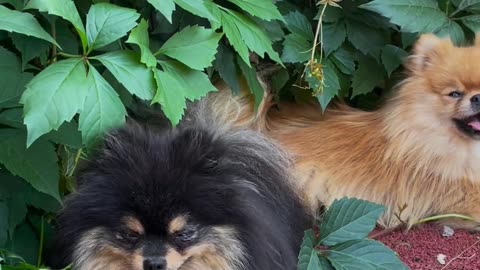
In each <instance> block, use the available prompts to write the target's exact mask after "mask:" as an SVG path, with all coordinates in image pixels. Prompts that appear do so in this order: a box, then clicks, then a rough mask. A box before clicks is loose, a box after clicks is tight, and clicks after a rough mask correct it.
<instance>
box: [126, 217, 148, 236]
mask: <svg viewBox="0 0 480 270" xmlns="http://www.w3.org/2000/svg"><path fill="white" fill-rule="evenodd" d="M123 223H124V224H125V226H126V227H127V228H128V229H130V230H132V231H134V232H136V233H138V234H143V233H144V232H145V229H144V228H143V225H142V223H141V222H140V221H139V220H138V219H136V218H134V217H130V216H128V217H124V218H123Z"/></svg>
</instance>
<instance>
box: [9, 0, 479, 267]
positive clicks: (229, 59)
mask: <svg viewBox="0 0 480 270" xmlns="http://www.w3.org/2000/svg"><path fill="white" fill-rule="evenodd" d="M319 18H321V20H319ZM479 29H480V0H449V1H447V0H438V1H437V0H374V1H365V0H344V1H338V0H337V1H327V0H322V1H318V3H317V2H316V1H313V0H302V1H300V0H214V1H212V0H111V1H108V0H103V1H102V0H97V1H95V0H91V1H89V0H75V1H73V0H31V1H26V0H0V249H1V251H0V262H1V261H2V260H5V262H6V263H12V262H14V261H15V260H17V259H15V258H14V257H13V255H12V254H10V253H8V252H7V251H6V250H8V251H9V252H13V253H15V254H18V255H20V256H21V257H22V258H24V259H25V260H26V261H27V262H28V263H30V264H32V265H36V266H37V267H40V266H41V265H42V263H43V260H42V258H43V255H44V248H45V246H46V245H47V243H48V241H49V240H50V239H51V235H52V232H53V226H54V217H55V214H54V213H55V212H56V211H57V210H58V209H60V208H61V201H62V199H63V197H64V196H65V195H66V194H68V193H70V192H72V191H73V190H74V188H75V181H74V179H73V175H74V170H75V168H76V166H77V164H78V162H79V161H80V160H81V159H83V158H88V152H89V149H90V148H91V146H92V145H93V144H94V143H95V141H96V140H97V139H98V138H100V137H101V136H102V134H104V132H105V131H106V130H108V129H110V128H113V127H116V126H120V125H122V124H123V123H124V122H125V117H126V116H127V115H128V114H135V115H136V116H137V117H148V115H145V114H144V112H143V111H142V109H141V108H143V107H144V105H148V104H160V105H161V107H162V110H163V111H164V113H165V115H166V116H167V117H168V118H169V119H170V120H171V122H172V123H173V124H176V123H178V122H179V121H180V119H181V117H182V114H183V111H184V109H185V106H186V100H197V99H199V98H201V97H202V96H204V95H205V94H207V93H208V92H210V91H214V90H215V88H214V86H213V84H212V81H216V80H218V79H223V80H224V81H226V83H227V84H228V85H229V86H230V87H231V88H232V89H233V90H234V92H238V91H239V88H240V81H241V80H243V79H245V81H246V82H247V83H248V86H249V87H250V88H251V90H252V92H253V94H254V95H255V97H256V101H257V104H258V102H259V101H260V100H261V95H262V93H263V92H262V89H261V87H260V84H259V82H258V81H257V79H256V73H257V72H264V71H265V70H264V69H263V67H265V66H266V65H265V64H268V65H267V66H268V69H269V71H268V73H269V75H270V77H271V81H272V88H273V90H274V91H275V93H276V94H277V96H278V98H279V99H290V100H296V101H302V100H303V99H305V98H311V97H312V96H313V97H316V98H317V100H318V102H319V105H320V106H322V108H325V107H326V106H327V104H328V103H329V102H330V101H331V100H332V98H334V97H335V96H339V97H341V98H344V99H346V100H348V101H349V102H350V103H351V104H352V105H353V106H357V107H361V108H365V109H373V108H375V107H376V105H377V104H378V100H379V99H380V98H381V97H382V96H383V95H384V94H385V93H386V92H387V91H389V90H390V89H391V87H392V86H393V85H394V84H395V83H396V82H397V81H398V78H400V77H401V76H396V75H395V74H399V72H398V71H399V70H400V69H401V68H400V65H401V63H402V61H403V59H404V58H405V56H406V55H407V51H409V50H410V49H411V45H412V43H413V42H414V41H415V39H416V38H417V37H418V35H419V34H420V33H430V32H432V33H436V34H438V35H440V36H450V37H451V38H452V40H453V41H454V42H455V43H456V44H458V45H464V44H468V43H470V42H471V41H472V39H473V38H474V33H475V32H476V31H478V30H479ZM317 30H318V31H317ZM315 41H316V42H315ZM314 44H316V45H318V46H314ZM272 67H273V68H272ZM346 136H347V134H346ZM0 267H1V265H0ZM6 267H7V266H4V268H6ZM6 269H12V268H6ZM31 269H34V268H31Z"/></svg>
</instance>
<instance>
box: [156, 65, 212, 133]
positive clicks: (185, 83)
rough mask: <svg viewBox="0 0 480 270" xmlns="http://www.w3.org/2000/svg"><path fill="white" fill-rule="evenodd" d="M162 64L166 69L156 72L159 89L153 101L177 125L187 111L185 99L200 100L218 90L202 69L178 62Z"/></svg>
mask: <svg viewBox="0 0 480 270" xmlns="http://www.w3.org/2000/svg"><path fill="white" fill-rule="evenodd" d="M160 64H161V66H162V67H163V69H164V71H161V70H157V72H156V74H155V79H156V80H157V85H158V89H157V94H156V95H155V97H154V98H153V100H152V103H159V104H160V105H162V110H163V112H164V113H165V116H167V118H168V119H169V120H170V122H171V123H172V125H174V126H175V125H177V124H178V123H179V122H180V119H182V116H183V113H184V111H185V108H186V103H185V99H188V100H190V101H194V100H198V99H200V98H201V97H203V96H205V95H206V94H207V93H208V92H211V91H216V88H215V87H214V86H213V85H212V84H211V82H210V80H209V79H208V76H207V75H206V74H205V73H203V72H201V71H198V70H193V69H190V68H188V67H187V66H185V65H183V64H181V63H178V62H166V61H162V62H160Z"/></svg>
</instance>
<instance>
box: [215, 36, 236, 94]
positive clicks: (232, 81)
mask: <svg viewBox="0 0 480 270" xmlns="http://www.w3.org/2000/svg"><path fill="white" fill-rule="evenodd" d="M213 66H214V68H215V69H216V70H217V71H218V74H219V75H220V77H221V78H222V79H223V80H224V81H225V82H226V83H227V85H228V86H229V87H230V88H231V89H232V92H233V93H234V94H238V93H240V82H239V70H238V67H237V65H236V62H235V54H234V53H233V51H232V50H231V49H230V47H227V46H225V45H223V44H221V45H220V46H219V47H218V53H217V57H216V58H215V63H214V64H213Z"/></svg>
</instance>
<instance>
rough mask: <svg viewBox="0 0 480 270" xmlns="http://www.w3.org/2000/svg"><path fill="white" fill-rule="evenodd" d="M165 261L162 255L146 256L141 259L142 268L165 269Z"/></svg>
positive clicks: (151, 269) (149, 269)
mask: <svg viewBox="0 0 480 270" xmlns="http://www.w3.org/2000/svg"><path fill="white" fill-rule="evenodd" d="M165 269H167V261H166V260H165V258H164V257H147V258H145V259H144V260H143V270H165Z"/></svg>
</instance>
